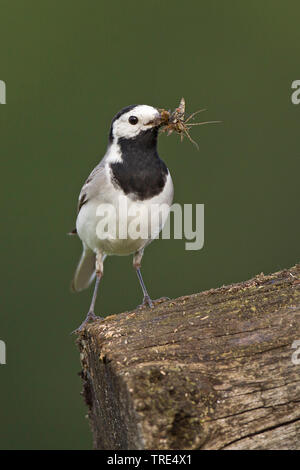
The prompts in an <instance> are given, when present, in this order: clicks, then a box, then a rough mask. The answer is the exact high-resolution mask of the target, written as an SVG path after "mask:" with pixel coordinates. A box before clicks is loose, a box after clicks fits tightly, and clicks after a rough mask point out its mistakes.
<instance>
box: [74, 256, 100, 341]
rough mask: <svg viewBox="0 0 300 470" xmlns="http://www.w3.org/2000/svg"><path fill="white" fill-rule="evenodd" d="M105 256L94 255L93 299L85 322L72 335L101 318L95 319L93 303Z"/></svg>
mask: <svg viewBox="0 0 300 470" xmlns="http://www.w3.org/2000/svg"><path fill="white" fill-rule="evenodd" d="M104 258H105V256H104V255H103V254H102V253H100V252H98V253H97V255H96V282H95V287H94V292H93V297H92V301H91V305H90V308H89V311H88V314H87V316H86V318H85V320H84V321H83V322H82V323H81V325H80V326H79V327H78V328H77V330H75V331H74V333H79V332H80V331H82V330H83V329H84V327H85V326H86V325H87V323H89V322H92V321H95V320H99V319H102V317H97V316H96V315H95V303H96V299H97V294H98V289H99V284H100V281H101V279H102V276H103V261H104Z"/></svg>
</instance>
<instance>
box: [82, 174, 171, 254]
mask: <svg viewBox="0 0 300 470" xmlns="http://www.w3.org/2000/svg"><path fill="white" fill-rule="evenodd" d="M172 200H173V183H172V178H171V176H170V174H168V177H167V181H166V184H165V187H164V189H163V191H162V192H161V193H160V194H159V195H157V196H155V197H153V198H151V199H149V200H145V201H134V200H132V199H131V198H130V197H128V196H124V194H123V192H122V191H121V190H117V189H116V188H115V187H113V186H112V185H111V187H109V188H107V191H106V192H105V195H102V194H101V195H100V194H99V196H97V197H93V198H92V199H91V200H90V201H88V202H87V203H86V204H84V205H83V206H82V207H81V209H80V212H79V214H78V217H77V222H76V227H77V233H78V235H79V237H80V238H81V240H82V241H83V243H84V244H85V245H86V246H87V247H89V248H90V249H91V250H93V251H95V252H97V251H101V252H102V253H105V254H108V255H129V254H131V253H134V252H136V251H138V250H140V249H142V248H144V247H145V246H146V245H147V244H148V243H150V242H151V241H152V240H153V239H154V238H156V237H157V236H158V235H159V232H160V231H161V229H162V228H163V226H164V224H165V222H166V220H167V217H168V215H169V208H170V205H171V204H172ZM105 204H107V205H105Z"/></svg>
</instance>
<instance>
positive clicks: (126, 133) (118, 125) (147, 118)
mask: <svg viewBox="0 0 300 470" xmlns="http://www.w3.org/2000/svg"><path fill="white" fill-rule="evenodd" d="M133 117H135V118H137V122H136V124H131V123H130V122H129V118H131V121H132V122H135V121H136V119H134V118H133ZM158 117H159V112H158V110H157V109H155V108H153V107H152V106H147V105H146V104H143V105H138V106H136V107H135V108H133V109H132V110H131V111H128V112H127V113H125V114H122V116H120V117H119V118H118V119H117V120H116V121H115V122H114V123H113V128H112V131H113V137H114V138H117V139H118V138H120V137H124V138H125V139H132V138H133V137H136V136H137V135H138V134H139V133H140V132H141V131H146V130H148V129H151V128H152V127H153V126H154V124H153V120H155V119H157V118H158Z"/></svg>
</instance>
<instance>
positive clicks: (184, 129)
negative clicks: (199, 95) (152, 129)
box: [159, 98, 221, 150]
mask: <svg viewBox="0 0 300 470" xmlns="http://www.w3.org/2000/svg"><path fill="white" fill-rule="evenodd" d="M159 111H160V115H161V131H162V132H167V135H170V134H172V132H176V133H177V134H179V135H180V139H181V141H182V140H183V138H184V136H186V137H187V138H188V139H189V140H190V141H191V142H192V143H193V144H194V145H195V146H196V147H197V148H198V150H199V146H198V144H197V142H195V141H194V140H193V139H192V138H191V136H190V133H189V130H190V129H191V127H193V126H203V125H205V124H213V123H218V122H221V121H202V122H191V121H192V120H193V119H194V117H195V116H196V115H197V114H199V113H202V112H203V111H206V109H199V110H198V111H195V112H194V113H192V114H190V116H188V117H187V118H186V119H185V116H184V115H185V99H184V98H181V100H180V103H179V106H178V108H176V109H175V110H174V111H173V112H171V111H167V110H165V109H160V110H159Z"/></svg>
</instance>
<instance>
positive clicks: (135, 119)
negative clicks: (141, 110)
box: [128, 116, 139, 126]
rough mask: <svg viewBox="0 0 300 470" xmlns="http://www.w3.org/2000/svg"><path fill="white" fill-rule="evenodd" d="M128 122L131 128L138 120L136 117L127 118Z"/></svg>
mask: <svg viewBox="0 0 300 470" xmlns="http://www.w3.org/2000/svg"><path fill="white" fill-rule="evenodd" d="M128 121H129V122H130V124H132V125H133V126H134V125H135V124H137V123H138V122H139V120H138V118H137V117H136V116H129V119H128Z"/></svg>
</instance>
